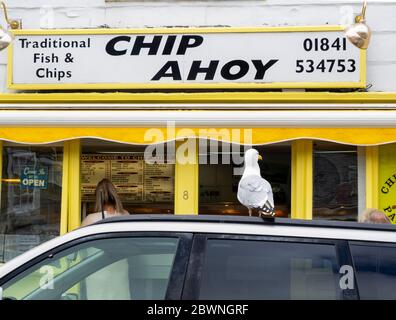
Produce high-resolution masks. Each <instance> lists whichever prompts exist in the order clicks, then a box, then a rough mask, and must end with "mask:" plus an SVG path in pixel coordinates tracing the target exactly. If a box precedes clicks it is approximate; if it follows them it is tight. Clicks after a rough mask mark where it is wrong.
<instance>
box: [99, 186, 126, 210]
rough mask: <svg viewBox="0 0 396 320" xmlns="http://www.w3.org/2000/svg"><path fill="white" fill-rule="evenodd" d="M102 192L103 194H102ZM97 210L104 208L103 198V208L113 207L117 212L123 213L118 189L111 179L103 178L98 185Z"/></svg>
mask: <svg viewBox="0 0 396 320" xmlns="http://www.w3.org/2000/svg"><path fill="white" fill-rule="evenodd" d="M101 194H102V195H101ZM95 198H96V203H95V211H96V212H100V211H101V210H102V206H101V199H102V202H103V209H105V208H107V209H108V208H109V207H111V208H113V209H114V210H115V212H117V213H123V212H124V208H123V207H122V203H121V200H120V197H119V196H118V194H117V190H116V188H115V187H114V185H113V184H112V183H111V181H110V180H109V179H103V180H101V181H100V182H99V183H98V185H97V186H96V190H95Z"/></svg>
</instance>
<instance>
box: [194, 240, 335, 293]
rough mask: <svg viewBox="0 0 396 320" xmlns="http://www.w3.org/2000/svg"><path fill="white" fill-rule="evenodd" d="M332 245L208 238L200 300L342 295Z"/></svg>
mask: <svg viewBox="0 0 396 320" xmlns="http://www.w3.org/2000/svg"><path fill="white" fill-rule="evenodd" d="M338 270H339V269H338V263H337V260H336V251H335V247H334V246H333V245H322V244H309V243H289V242H272V241H243V240H209V241H208V244H207V252H206V257H205V263H204V267H203V273H202V282H201V288H200V294H199V298H200V299H236V300H237V299H286V300H289V299H341V292H340V290H341V289H340V287H339V285H338V281H339V276H338Z"/></svg>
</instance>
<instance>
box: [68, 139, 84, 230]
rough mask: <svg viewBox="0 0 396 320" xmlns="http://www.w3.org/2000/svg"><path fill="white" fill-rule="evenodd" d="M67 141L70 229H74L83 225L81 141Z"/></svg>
mask: <svg viewBox="0 0 396 320" xmlns="http://www.w3.org/2000/svg"><path fill="white" fill-rule="evenodd" d="M67 143H68V144H69V173H68V176H69V186H68V198H69V205H68V207H69V212H68V231H72V230H74V229H76V228H78V227H79V226H80V225H81V179H80V172H81V170H80V168H81V165H80V161H81V141H80V140H79V139H76V140H71V141H68V142H67Z"/></svg>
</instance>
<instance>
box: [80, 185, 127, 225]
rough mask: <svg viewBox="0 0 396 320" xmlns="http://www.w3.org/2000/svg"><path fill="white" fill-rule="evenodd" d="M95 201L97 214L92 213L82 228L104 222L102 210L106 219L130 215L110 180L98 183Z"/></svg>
mask: <svg viewBox="0 0 396 320" xmlns="http://www.w3.org/2000/svg"><path fill="white" fill-rule="evenodd" d="M95 199H96V202H95V213H91V214H90V215H88V216H87V217H86V218H85V219H84V221H83V222H82V224H81V226H82V227H84V226H86V225H89V224H92V223H95V222H97V221H99V220H102V219H103V217H102V210H103V213H104V217H105V218H109V217H113V216H117V215H124V214H129V212H128V211H126V210H125V209H124V208H123V206H122V202H121V200H120V197H119V196H118V193H117V190H116V188H115V186H114V184H113V183H112V182H111V181H110V180H109V179H103V180H101V181H100V182H99V183H98V185H97V186H96V190H95ZM102 206H103V208H102Z"/></svg>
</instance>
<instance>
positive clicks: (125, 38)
mask: <svg viewBox="0 0 396 320" xmlns="http://www.w3.org/2000/svg"><path fill="white" fill-rule="evenodd" d="M121 41H125V42H130V41H131V37H129V36H118V37H115V38H113V39H111V40H110V41H109V42H108V43H107V45H106V52H107V53H108V54H109V55H111V56H123V55H124V54H126V52H127V50H126V49H125V50H116V49H115V45H116V44H117V43H118V42H121Z"/></svg>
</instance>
